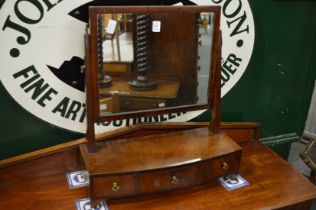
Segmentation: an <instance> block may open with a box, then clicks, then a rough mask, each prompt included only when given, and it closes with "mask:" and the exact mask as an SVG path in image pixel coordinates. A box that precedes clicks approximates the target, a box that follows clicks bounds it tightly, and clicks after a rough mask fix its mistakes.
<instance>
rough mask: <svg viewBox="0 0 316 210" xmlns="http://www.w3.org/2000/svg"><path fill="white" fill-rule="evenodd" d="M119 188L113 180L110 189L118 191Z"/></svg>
mask: <svg viewBox="0 0 316 210" xmlns="http://www.w3.org/2000/svg"><path fill="white" fill-rule="evenodd" d="M119 189H120V187H119V186H118V185H117V183H116V182H113V185H112V190H113V191H114V192H116V191H118V190H119Z"/></svg>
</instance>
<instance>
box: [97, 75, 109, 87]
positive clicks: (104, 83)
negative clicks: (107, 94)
mask: <svg viewBox="0 0 316 210" xmlns="http://www.w3.org/2000/svg"><path fill="white" fill-rule="evenodd" d="M111 85H112V78H111V77H110V76H104V79H103V80H100V81H99V86H100V87H101V88H106V87H109V86H111Z"/></svg>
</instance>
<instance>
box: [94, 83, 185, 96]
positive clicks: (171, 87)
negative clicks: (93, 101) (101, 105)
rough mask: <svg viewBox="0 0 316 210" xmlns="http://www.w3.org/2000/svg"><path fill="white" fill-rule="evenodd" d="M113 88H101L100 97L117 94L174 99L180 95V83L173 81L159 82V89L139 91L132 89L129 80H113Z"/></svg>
mask: <svg viewBox="0 0 316 210" xmlns="http://www.w3.org/2000/svg"><path fill="white" fill-rule="evenodd" d="M112 82H113V83H112V86H110V87H107V88H101V89H100V90H99V91H100V97H101V98H102V97H103V96H108V95H112V94H117V95H119V96H129V97H144V98H165V99H173V98H176V97H177V95H178V91H179V88H180V83H179V82H178V81H172V80H158V81H157V89H155V90H148V91H139V90H133V89H131V87H130V85H129V84H128V81H127V80H121V79H113V81H112Z"/></svg>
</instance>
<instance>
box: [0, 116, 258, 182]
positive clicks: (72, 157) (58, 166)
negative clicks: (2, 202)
mask: <svg viewBox="0 0 316 210" xmlns="http://www.w3.org/2000/svg"><path fill="white" fill-rule="evenodd" d="M166 124H168V127H167V128H168V130H167V129H161V128H162V127H164V125H166ZM172 124H173V125H174V126H170V125H172ZM207 126H208V123H207V122H199V123H198V122H192V123H159V124H150V125H143V124H138V125H134V126H133V127H132V128H120V129H117V130H114V131H109V132H107V133H106V134H104V133H103V134H99V135H97V139H98V140H100V139H104V138H107V139H125V138H127V137H139V136H148V135H155V134H159V133H161V132H165V133H168V132H175V131H180V130H185V129H190V128H192V127H195V128H198V127H207ZM259 128H260V124H258V123H254V122H243V123H242V122H238V123H236V122H222V124H221V129H222V130H223V131H225V133H226V134H227V135H228V136H230V137H231V138H234V140H235V141H236V142H237V143H240V142H243V141H247V140H250V139H258V133H259ZM131 132H132V133H131ZM85 141H86V139H85V138H81V139H78V140H74V141H70V142H67V143H63V144H59V145H56V146H52V147H48V148H45V149H41V150H37V151H34V152H30V153H26V154H23V155H19V156H15V157H12V158H8V159H5V160H0V182H1V183H7V182H17V181H22V180H23V181H25V180H29V179H34V178H36V177H41V176H50V175H54V174H58V173H66V172H69V171H76V170H81V169H82V168H83V163H82V162H81V161H82V160H81V159H80V152H79V147H78V145H79V144H82V143H84V142H85ZM47 166H49V167H47Z"/></svg>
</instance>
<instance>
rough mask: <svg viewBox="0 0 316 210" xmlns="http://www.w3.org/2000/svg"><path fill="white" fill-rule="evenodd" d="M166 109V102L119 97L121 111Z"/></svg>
mask: <svg viewBox="0 0 316 210" xmlns="http://www.w3.org/2000/svg"><path fill="white" fill-rule="evenodd" d="M164 107H166V100H161V99H148V98H133V97H120V109H121V111H122V110H123V111H124V110H129V111H130V110H143V109H154V108H164Z"/></svg>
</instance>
